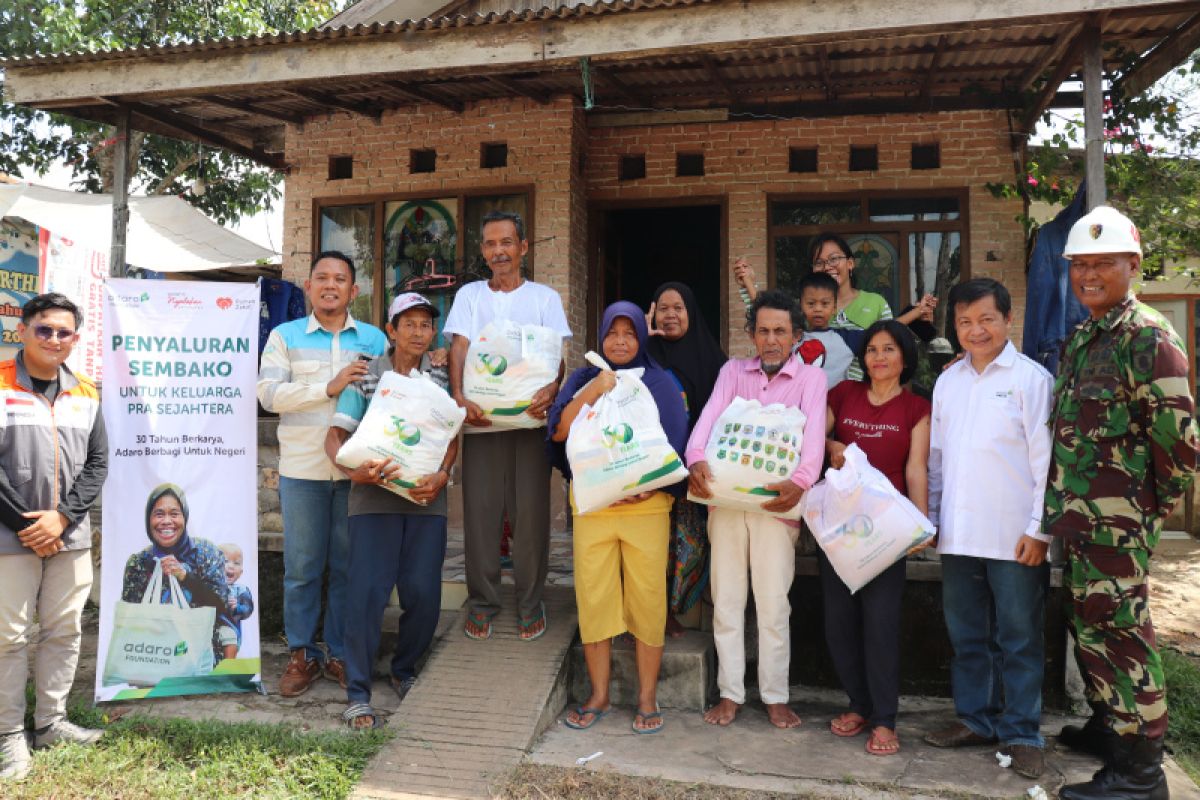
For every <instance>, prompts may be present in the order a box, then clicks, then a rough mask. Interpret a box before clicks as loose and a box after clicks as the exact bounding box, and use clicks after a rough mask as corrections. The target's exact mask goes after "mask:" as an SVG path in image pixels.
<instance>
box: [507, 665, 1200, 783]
mask: <svg viewBox="0 0 1200 800" xmlns="http://www.w3.org/2000/svg"><path fill="white" fill-rule="evenodd" d="M844 703H845V698H844V695H842V694H841V693H840V692H836V691H832V690H823V689H802V688H793V690H792V707H793V708H794V709H795V710H796V711H797V713H799V714H800V717H801V719H803V720H804V724H803V725H801V726H800V727H799V728H796V729H793V730H789V731H782V730H778V729H776V728H774V727H773V726H772V725H771V724H770V723H769V722H768V721H767V716H766V713H765V711H764V710H763V708H762V706H761V705H759V704H758V703H757V702H756V701H752V702H751V703H748V704H747V705H746V706H745V707H743V709H742V711H741V713H740V714H739V715H738V718H737V720H736V721H735V722H734V723H733V724H732V725H730V726H729V727H727V728H719V727H714V726H712V725H708V724H707V723H705V722H704V719H703V717H702V716H701V715H700V714H699V713H696V712H690V711H674V710H666V711H665V712H664V714H665V717H666V726H665V727H664V729H663V731H662V733H660V734H655V735H651V736H645V735H638V734H635V733H633V731H632V730H631V729H630V724H631V723H632V721H633V709H632V708H620V707H619V708H617V709H616V710H615V711H614V712H613V713H612V714H610V715H609V716H607V717H605V718H604V719H602V720H601V721H600V722H598V723H597V724H596V725H595V727H593V728H591V729H589V730H587V731H575V730H571V729H570V728H567V727H566V726H565V725H563V724H562V715H560V716H559V718H558V719H557V720H556V722H555V724H554V725H553V726H552V727H551V728H549V729H548V730H547V731H546V733H545V734H544V735H543V736H542V738H541V739H540V740H539V741H538V742H537V743H536V744H535V745H534V748H533V750H532V751H531V752H530V754H529V756H528V760H530V761H533V762H535V763H539V764H547V765H553V766H559V767H574V766H576V759H579V758H581V757H586V756H590V755H593V754H595V753H602V755H599V756H597V757H596V758H594V759H592V760H591V761H588V762H587V766H586V768H587V769H595V770H611V771H614V772H617V773H620V774H622V775H635V776H636V775H646V776H655V777H659V778H665V779H667V780H674V781H680V782H682V783H687V784H715V785H719V786H727V787H734V788H740V789H747V790H751V791H763V792H767V791H773V792H786V793H794V794H797V795H800V796H804V797H831V798H832V797H836V798H862V799H863V800H866V798H872V799H874V798H909V799H910V800H911V799H914V798H949V797H953V798H967V797H970V798H1017V797H1028V796H1029V795H1027V791H1028V790H1029V789H1030V788H1032V787H1033V786H1034V785H1040V786H1041V787H1042V788H1043V789H1045V791H1046V794H1047V795H1048V796H1049V797H1054V796H1055V795H1054V793H1055V791H1056V790H1057V789H1058V788H1059V787H1061V786H1062V785H1063V784H1064V783H1074V782H1076V781H1081V780H1087V779H1088V778H1089V777H1091V774H1092V773H1093V772H1094V771H1095V770H1096V769H1098V767H1099V763H1098V762H1096V761H1094V760H1092V759H1090V758H1088V757H1086V756H1080V755H1077V754H1074V753H1070V752H1068V751H1066V750H1063V751H1057V750H1056V749H1055V747H1054V740H1053V739H1052V738H1050V737H1051V735H1052V734H1053V733H1057V731H1058V730H1059V729H1060V727H1061V726H1062V725H1063V724H1065V723H1067V722H1070V721H1071V720H1072V719H1073V718H1071V717H1064V716H1060V715H1054V714H1046V715H1045V716H1044V717H1043V720H1042V732H1043V735H1046V736H1047V755H1048V757H1047V769H1046V773H1045V774H1044V775H1043V776H1042V779H1041V780H1040V781H1032V780H1027V779H1025V778H1022V777H1021V776H1019V775H1017V774H1016V773H1015V772H1013V771H1012V770H1010V769H1002V768H1001V767H1000V766H999V765H998V763H997V759H996V756H995V753H996V749H997V748H995V747H976V748H965V749H960V750H940V749H938V748H935V747H931V746H929V745H927V744H925V743H924V742H923V741H922V736H924V735H925V734H926V733H927V732H929V731H931V730H935V729H936V728H939V727H941V726H943V725H945V724H947V723H948V722H950V721H951V720H952V719H953V716H954V707H953V704H952V703H951V702H950V701H948V700H942V699H930V698H921V697H904V698H902V699H901V703H900V718H899V724H898V729H897V733H898V734H899V737H900V742H901V750H900V752H899V753H898V754H897V755H895V756H889V757H886V758H883V757H879V756H873V755H870V754H868V753H867V752H866V751H865V750H864V747H865V745H866V741H867V737H866V734H860V735H859V736H856V737H853V738H848V739H847V738H839V737H836V736H833V735H832V734H831V733H830V732H829V720H830V719H832V718H833V717H834V716H836V715H837V714H839V713H840V712H842V711H843V710H845V709H844ZM1167 775H1168V780H1169V781H1170V786H1171V797H1172V798H1174V800H1200V789H1197V787H1196V785H1195V784H1194V783H1193V782H1192V781H1191V780H1190V779H1189V778H1188V776H1187V775H1186V774H1185V773H1184V772H1183V771H1182V770H1181V769H1180V768H1179V767H1178V766H1176V765H1175V763H1174V762H1170V763H1169V764H1168V765H1167Z"/></svg>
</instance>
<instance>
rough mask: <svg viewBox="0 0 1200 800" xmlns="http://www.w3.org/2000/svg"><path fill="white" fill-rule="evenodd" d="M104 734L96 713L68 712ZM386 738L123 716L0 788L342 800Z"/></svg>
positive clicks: (33, 793)
mask: <svg viewBox="0 0 1200 800" xmlns="http://www.w3.org/2000/svg"><path fill="white" fill-rule="evenodd" d="M70 716H71V719H72V721H74V722H76V723H78V724H81V725H88V726H94V727H101V726H103V713H102V712H101V711H97V710H94V709H85V708H83V707H75V708H72V709H71V714H70ZM388 738H389V735H388V734H387V733H386V732H385V731H364V732H359V733H350V732H346V733H299V732H297V731H296V729H295V728H294V727H290V726H286V725H263V724H257V723H232V724H231V723H225V722H215V721H209V720H205V721H193V720H162V719H151V718H146V717H136V716H133V717H127V718H125V719H122V720H119V721H117V722H114V723H113V724H111V725H108V726H107V729H106V731H105V736H104V738H103V739H102V740H101V741H100V742H99V744H97V745H95V746H94V747H91V748H88V747H80V746H78V745H60V746H58V747H54V748H51V749H49V750H46V751H42V752H39V753H37V754H36V755H35V757H34V767H33V773H32V774H31V775H30V776H29V778H28V779H26V780H25V781H23V782H21V783H19V784H14V785H11V786H6V787H5V789H4V796H5V798H7V799H8V800H34V798H44V797H55V798H80V799H81V800H82V798H93V797H113V798H149V797H153V798H181V799H183V798H186V800H204V799H205V798H212V800H226V798H292V797H314V798H329V799H330V800H333V799H334V798H344V797H348V796H349V794H350V792H351V790H352V789H353V788H354V784H355V783H356V782H357V780H358V778H359V776H361V774H362V771H363V769H364V768H365V767H366V764H367V761H368V760H370V758H371V756H373V755H374V754H375V753H377V752H378V751H379V750H380V748H381V747H383V745H384V743H385V742H387V740H388Z"/></svg>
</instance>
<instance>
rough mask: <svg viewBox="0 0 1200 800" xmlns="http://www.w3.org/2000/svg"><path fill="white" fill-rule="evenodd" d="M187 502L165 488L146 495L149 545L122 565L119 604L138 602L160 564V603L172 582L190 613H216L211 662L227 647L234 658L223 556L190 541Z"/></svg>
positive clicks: (233, 631)
mask: <svg viewBox="0 0 1200 800" xmlns="http://www.w3.org/2000/svg"><path fill="white" fill-rule="evenodd" d="M187 523H188V502H187V495H186V494H184V491H183V489H181V488H180V487H179V486H176V485H175V484H173V483H164V484H161V485H159V486H157V487H155V488H154V489H153V490H152V491H151V492H150V497H149V499H148V500H147V501H146V537H147V538H148V539H149V540H150V544H149V546H147V547H146V548H144V549H143V550H141V551H139V552H137V553H134V554H133V555H131V556H130V557H129V560H128V561H127V562H125V575H124V579H123V580H122V584H121V599H122V600H124V601H125V602H127V603H137V602H139V601H140V600H141V599H142V595H143V594H144V593H145V591H146V587H147V586H148V585H149V582H150V580H151V578H152V576H153V575H154V567H155V563H156V562H158V563H161V565H162V576H163V579H162V597H161V598H160V600H161V602H163V603H167V602H170V600H171V598H170V597H169V594H170V592H171V589H170V581H168V580H167V578H168V576H171V577H174V578H175V579H176V580H177V581H178V584H179V586H180V588H181V589H182V592H183V596H184V600H185V602H186V603H187V605H188V606H189V607H191V608H199V607H202V606H211V607H213V608H214V609H216V617H215V619H216V622H215V624H214V625H213V631H212V650H213V663H214V664H215V663H217V662H219V661H221V659H222V658H224V657H225V654H226V652H227V651H226V647H230V648H231V649H232V650H233V652H234V653H236V648H237V646H238V633H237V629H236V627H235V625H234V624H233V623H232V622H231V621H230V620H229V619H228V613H229V609H228V602H229V584H228V582H227V578H226V575H225V555H224V553H222V552H221V550H220V549H219V548H218V547H217V546H216V545H215V544H213V543H212V542H210V541H208V540H207V539H200V538H193V537H192V536H191V535H190V534H189V533H188V530H187Z"/></svg>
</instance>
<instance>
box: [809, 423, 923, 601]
mask: <svg viewBox="0 0 1200 800" xmlns="http://www.w3.org/2000/svg"><path fill="white" fill-rule="evenodd" d="M845 453H846V463H845V464H844V465H843V466H842V467H841V469H832V468H831V469H829V470H827V471H826V472H825V480H823V481H820V482H818V483H817V484H816V485H815V486H813V487H812V488H811V489H809V490H808V491H807V492H805V493H804V497H803V498H802V499H801V500H800V509H801V512H802V514H803V517H804V521H805V522H807V523H808V528H809V530H811V531H812V533H813V536H814V537H815V538H816V540H817V544H819V545H820V546H821V549H822V550H824V551H825V555H826V557H828V558H829V563H830V564H832V565H833V569H834V570H835V571H836V572H837V574H838V577H840V578H841V579H842V582H843V583H845V584H846V587H847V588H849V589H850V591H851V592H852V593H853V592H857V591H858V590H859V589H861V588H862V587H863V586H865V585H867V583H869V582H870V581H872V580H874V579H875V577H876V576H878V575H879V574H880V573H881V572H883V571H884V570H885V569H887V568H888V567H890V566H891V565H892V564H895V563H896V562H897V561H899V560H900V559H902V558H904V556H905V554H906V553H908V551H909V550H912V549H913V548H914V547H919V546H920V545H922V544H925V542H927V541H929V540H930V539H932V538H933V536H934V534H935V533H936V531H935V530H934V527H933V523H931V522H930V521H929V520H928V519H927V518H926V517H925V515H924V514H922V513H921V512H920V511H918V510H917V507H916V506H915V505H913V504H912V501H911V500H909V499H908V498H907V497H905V496H904V495H902V494H900V492H898V491H896V487H895V486H893V485H892V482H891V481H890V480H888V478H887V476H886V475H884V474H883V473H882V472H880V471H879V470H878V469H876V468H875V467H874V466H872V465H871V463H870V462H869V461H868V460H867V455H866V453H864V452H863V451H862V450H861V449H860V448H859V446H858V445H856V444H852V445H850V446H849V447H847V448H846V451H845Z"/></svg>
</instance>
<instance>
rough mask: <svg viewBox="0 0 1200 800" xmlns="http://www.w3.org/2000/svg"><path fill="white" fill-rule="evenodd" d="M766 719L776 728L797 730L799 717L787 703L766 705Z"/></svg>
mask: <svg viewBox="0 0 1200 800" xmlns="http://www.w3.org/2000/svg"><path fill="white" fill-rule="evenodd" d="M767 719H769V720H771V724H772V725H774V726H775V727H776V728H784V729H787V728H799V727H800V717H799V716H797V714H796V712H795V711H792V709H790V708H789V707H788V704H787V703H767Z"/></svg>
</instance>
